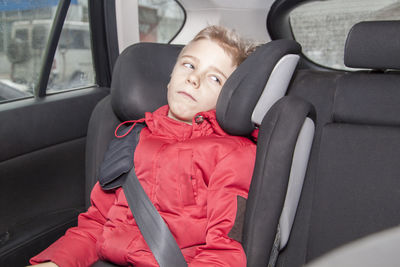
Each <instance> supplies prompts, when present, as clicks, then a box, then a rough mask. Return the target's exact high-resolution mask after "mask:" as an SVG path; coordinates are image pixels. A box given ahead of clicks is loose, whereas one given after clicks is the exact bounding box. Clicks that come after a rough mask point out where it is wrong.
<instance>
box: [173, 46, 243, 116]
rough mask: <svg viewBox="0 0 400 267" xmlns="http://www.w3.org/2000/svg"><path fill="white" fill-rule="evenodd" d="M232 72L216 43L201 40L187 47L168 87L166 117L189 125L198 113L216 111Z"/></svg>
mask: <svg viewBox="0 0 400 267" xmlns="http://www.w3.org/2000/svg"><path fill="white" fill-rule="evenodd" d="M235 69H236V66H235V65H234V64H233V62H232V59H231V57H230V56H229V55H228V54H226V53H225V52H224V50H223V49H222V48H221V47H220V46H219V45H218V43H216V42H214V41H210V40H206V39H201V40H198V41H195V42H192V43H190V44H189V45H187V46H186V47H185V48H184V50H183V52H182V53H181V55H180V56H179V58H178V60H177V62H176V64H175V67H174V70H173V71H172V74H171V80H170V82H169V84H168V104H169V108H170V109H169V113H168V117H170V118H173V119H176V120H179V121H183V122H186V123H189V124H191V123H192V119H193V117H194V116H195V115H196V114H197V113H198V112H201V111H208V110H211V109H215V107H216V104H217V99H218V96H219V93H220V92H221V89H222V86H223V85H224V83H225V81H226V79H227V78H228V77H229V75H231V73H232V72H233V71H234V70H235Z"/></svg>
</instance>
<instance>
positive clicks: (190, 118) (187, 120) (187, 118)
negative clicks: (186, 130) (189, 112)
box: [168, 110, 193, 124]
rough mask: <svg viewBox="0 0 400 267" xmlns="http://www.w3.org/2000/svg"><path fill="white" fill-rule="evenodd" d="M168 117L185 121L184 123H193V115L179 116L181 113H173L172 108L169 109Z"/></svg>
mask: <svg viewBox="0 0 400 267" xmlns="http://www.w3.org/2000/svg"><path fill="white" fill-rule="evenodd" d="M168 117H169V118H171V119H174V120H176V121H180V122H184V123H187V124H192V119H193V116H192V117H190V116H179V115H177V114H175V113H173V112H172V111H171V110H169V111H168Z"/></svg>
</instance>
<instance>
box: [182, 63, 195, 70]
mask: <svg viewBox="0 0 400 267" xmlns="http://www.w3.org/2000/svg"><path fill="white" fill-rule="evenodd" d="M183 66H185V67H186V68H189V69H194V66H193V65H192V64H190V63H183Z"/></svg>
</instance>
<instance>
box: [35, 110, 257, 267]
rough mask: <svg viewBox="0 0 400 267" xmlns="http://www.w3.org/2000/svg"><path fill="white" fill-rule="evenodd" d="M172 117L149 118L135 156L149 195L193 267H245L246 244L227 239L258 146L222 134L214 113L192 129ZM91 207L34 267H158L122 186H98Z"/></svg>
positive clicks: (160, 112) (162, 114)
mask: <svg viewBox="0 0 400 267" xmlns="http://www.w3.org/2000/svg"><path fill="white" fill-rule="evenodd" d="M167 114H168V106H164V107H161V108H160V109H158V110H157V111H155V112H154V113H146V116H145V121H146V124H147V128H144V129H143V130H142V132H141V136H140V141H139V144H138V146H137V149H136V152H135V158H134V163H135V169H136V174H137V176H138V178H139V180H140V182H141V184H142V186H143V188H144V190H145V191H146V193H147V195H148V196H149V197H150V199H151V201H152V202H153V204H154V205H155V207H156V209H157V210H158V211H159V212H160V214H161V216H162V217H163V219H164V220H165V222H166V223H167V225H168V227H169V229H170V230H171V233H172V234H173V236H174V237H175V239H176V241H177V243H178V245H179V247H180V248H181V250H182V253H183V255H184V257H185V259H186V261H187V262H188V264H189V266H246V256H245V253H244V251H243V248H242V246H241V244H240V243H239V242H237V241H236V240H234V239H232V238H230V237H228V233H229V232H230V231H231V229H232V227H233V225H234V223H235V218H236V211H237V197H238V196H241V197H244V198H247V193H248V190H249V186H250V180H251V176H252V172H253V167H254V159H255V151H256V146H255V144H254V143H253V142H251V141H250V140H249V139H247V138H244V137H237V136H230V135H228V134H227V133H225V132H224V131H223V130H222V129H221V128H220V127H219V125H218V123H217V121H216V117H215V111H208V112H202V113H199V114H198V116H196V117H198V118H200V119H197V123H196V122H195V119H194V120H193V125H189V124H185V123H182V122H178V121H175V120H173V119H170V118H168V117H167ZM199 115H200V116H202V117H199ZM91 201H92V206H91V207H90V208H89V210H88V211H87V212H86V213H82V214H81V215H79V218H78V226H77V227H74V228H71V229H69V230H68V231H67V232H66V234H65V235H64V236H63V237H61V238H60V239H59V240H57V241H56V242H55V243H54V244H52V245H51V246H50V247H49V248H47V249H46V250H44V251H43V252H42V253H40V254H39V255H37V256H35V257H34V258H32V259H31V263H32V264H34V263H39V262H43V261H53V262H55V263H56V264H58V265H59V266H60V267H69V266H71V267H72V266H90V265H91V264H92V263H93V262H95V261H97V260H98V259H99V257H100V258H101V259H105V260H108V261H111V262H114V263H116V264H119V265H127V264H130V265H135V266H158V264H157V262H156V261H155V259H154V257H153V255H152V253H151V251H150V249H149V248H148V246H147V244H146V243H145V241H144V239H143V237H142V235H141V234H140V231H139V229H138V227H137V225H136V224H135V220H134V218H133V216H132V214H131V211H130V209H129V207H128V204H127V201H126V199H125V195H124V193H123V191H122V189H121V188H119V189H116V190H110V191H103V190H102V189H101V187H100V186H99V184H98V183H97V184H96V185H95V187H94V189H93V191H92V194H91Z"/></svg>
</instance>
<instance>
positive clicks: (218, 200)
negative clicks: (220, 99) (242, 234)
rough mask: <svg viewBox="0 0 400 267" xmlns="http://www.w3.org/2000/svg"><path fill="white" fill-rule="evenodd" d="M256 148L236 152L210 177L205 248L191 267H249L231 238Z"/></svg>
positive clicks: (202, 247) (249, 177)
mask: <svg viewBox="0 0 400 267" xmlns="http://www.w3.org/2000/svg"><path fill="white" fill-rule="evenodd" d="M255 153H256V147H255V145H253V144H251V145H246V146H242V147H239V148H237V149H236V150H234V151H233V152H231V153H229V155H227V156H226V157H225V158H224V159H223V160H221V161H220V162H219V163H218V164H217V167H216V169H215V171H214V172H213V174H212V176H211V177H210V182H209V185H208V196H207V219H208V222H207V235H206V244H205V245H203V246H200V247H199V248H198V249H197V255H196V256H195V257H194V259H193V261H191V262H190V264H189V266H190V267H199V266H230V267H232V266H246V255H245V253H244V250H243V248H242V245H241V244H240V243H239V242H238V241H236V240H234V239H232V238H230V237H229V236H228V234H229V232H230V231H231V229H232V227H233V225H234V224H235V219H236V213H237V199H238V196H241V197H243V198H246V199H247V196H248V191H249V187H250V181H251V178H252V174H253V169H254V161H255Z"/></svg>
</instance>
